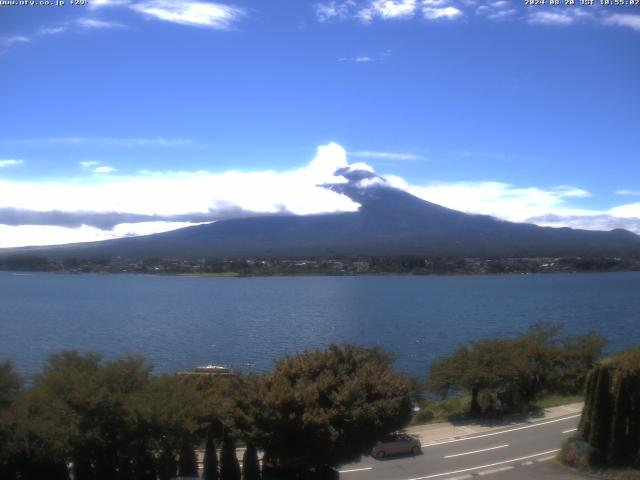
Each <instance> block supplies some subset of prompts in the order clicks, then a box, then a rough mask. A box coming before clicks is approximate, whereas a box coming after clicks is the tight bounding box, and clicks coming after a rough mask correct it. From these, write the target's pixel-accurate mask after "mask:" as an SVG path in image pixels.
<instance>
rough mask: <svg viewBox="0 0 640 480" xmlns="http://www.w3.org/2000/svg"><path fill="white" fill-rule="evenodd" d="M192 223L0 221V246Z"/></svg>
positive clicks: (89, 239) (74, 240)
mask: <svg viewBox="0 0 640 480" xmlns="http://www.w3.org/2000/svg"><path fill="white" fill-rule="evenodd" d="M192 225H194V224H192V223H186V222H142V223H121V224H120V225H117V226H116V227H115V228H114V229H113V230H100V229H98V228H95V227H90V226H88V225H82V226H81V227H78V228H65V227H56V226H47V225H19V226H8V225H2V224H0V248H12V247H21V246H25V245H33V246H36V245H61V244H65V243H79V242H95V241H99V240H111V239H114V238H122V237H127V236H132V235H150V234H152V233H161V232H167V231H169V230H175V229H176V228H182V227H189V226H192Z"/></svg>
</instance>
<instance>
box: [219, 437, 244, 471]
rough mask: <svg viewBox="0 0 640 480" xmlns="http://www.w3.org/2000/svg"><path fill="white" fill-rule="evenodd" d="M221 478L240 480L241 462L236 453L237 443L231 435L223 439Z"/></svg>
mask: <svg viewBox="0 0 640 480" xmlns="http://www.w3.org/2000/svg"><path fill="white" fill-rule="evenodd" d="M220 480H240V464H239V463H238V457H237V455H236V443H235V442H234V441H233V438H232V437H231V436H230V435H225V436H224V439H223V440H222V451H221V452H220Z"/></svg>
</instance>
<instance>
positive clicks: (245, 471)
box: [242, 443, 260, 480]
mask: <svg viewBox="0 0 640 480" xmlns="http://www.w3.org/2000/svg"><path fill="white" fill-rule="evenodd" d="M242 478H243V480H260V462H259V461H258V451H257V449H256V447H255V446H254V445H253V444H251V443H249V444H247V448H246V449H245V451H244V455H243V456H242Z"/></svg>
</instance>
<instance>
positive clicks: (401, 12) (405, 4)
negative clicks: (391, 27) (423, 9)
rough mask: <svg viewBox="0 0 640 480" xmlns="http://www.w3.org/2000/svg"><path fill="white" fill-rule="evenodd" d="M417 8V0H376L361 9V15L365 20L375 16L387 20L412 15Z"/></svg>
mask: <svg viewBox="0 0 640 480" xmlns="http://www.w3.org/2000/svg"><path fill="white" fill-rule="evenodd" d="M415 10H416V1H415V0H395V1H394V0H374V1H373V2H372V3H371V4H370V5H369V6H368V7H366V8H364V9H362V10H361V12H360V15H361V18H363V19H365V20H366V19H368V20H371V19H372V18H373V17H380V18H382V19H383V20H387V19H392V18H409V17H412V16H413V15H414V13H415Z"/></svg>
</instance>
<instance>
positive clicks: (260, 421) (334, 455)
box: [240, 345, 415, 477]
mask: <svg viewBox="0 0 640 480" xmlns="http://www.w3.org/2000/svg"><path fill="white" fill-rule="evenodd" d="M392 363H393V358H392V357H391V356H390V355H388V354H386V353H384V352H382V351H381V350H379V349H378V348H361V347H356V346H352V345H346V346H336V345H332V346H330V347H329V348H328V349H327V350H324V351H320V350H316V351H313V352H305V353H301V354H298V355H295V356H292V357H286V358H285V359H283V360H280V361H279V362H278V363H277V364H276V366H275V369H274V371H273V372H272V373H270V374H267V375H266V376H265V377H264V378H263V379H262V381H261V382H257V388H258V392H257V393H256V394H255V395H246V398H248V399H249V400H248V404H247V405H246V410H247V411H249V412H250V415H251V417H252V418H251V422H252V435H251V436H252V437H253V438H252V439H251V440H252V441H255V443H256V444H258V445H260V446H262V447H263V448H264V449H265V450H266V451H267V452H268V454H269V463H270V465H271V466H272V467H273V468H276V469H284V470H286V471H288V472H289V474H291V475H303V476H304V475H306V476H309V475H314V474H315V475H320V474H324V472H326V471H327V470H328V469H330V468H331V467H334V466H337V465H339V464H342V463H345V462H348V461H353V460H354V459H356V458H358V457H359V456H360V455H362V454H364V453H368V452H369V451H370V449H371V448H372V447H373V445H374V444H375V443H376V441H377V440H378V439H380V438H381V437H382V436H384V435H386V434H388V433H390V432H392V431H395V430H398V429H400V428H402V427H404V426H405V425H406V424H407V423H408V421H409V418H410V415H411V405H412V402H413V400H414V399H415V392H414V391H413V388H412V383H411V382H410V381H409V380H408V379H407V378H406V377H405V376H403V375H401V374H398V373H396V372H394V371H393V369H392ZM255 398H259V399H261V400H260V404H259V408H253V406H254V402H253V401H252V399H255ZM242 405H243V404H242V400H240V408H241V409H243V408H242ZM294 472H295V473H294ZM264 476H265V477H266V473H265V474H264Z"/></svg>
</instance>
